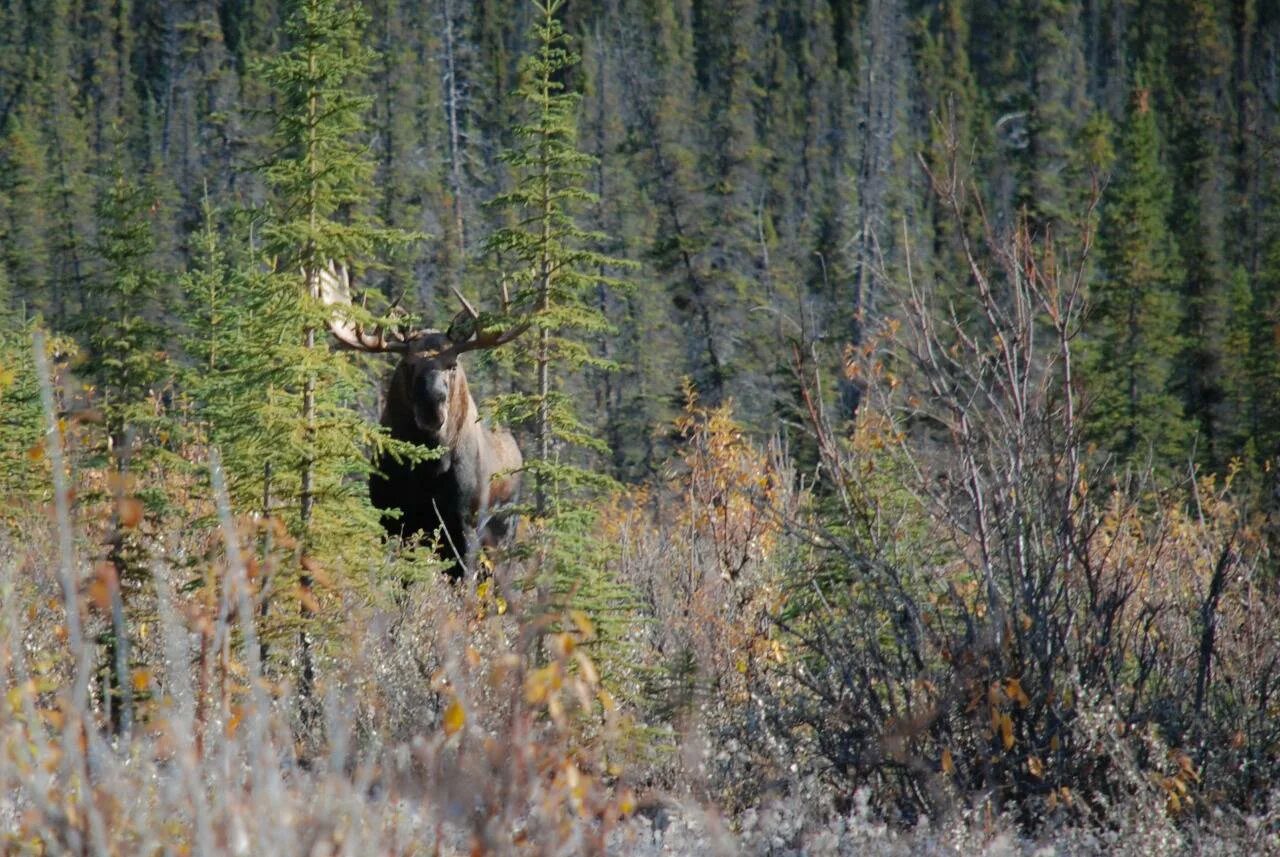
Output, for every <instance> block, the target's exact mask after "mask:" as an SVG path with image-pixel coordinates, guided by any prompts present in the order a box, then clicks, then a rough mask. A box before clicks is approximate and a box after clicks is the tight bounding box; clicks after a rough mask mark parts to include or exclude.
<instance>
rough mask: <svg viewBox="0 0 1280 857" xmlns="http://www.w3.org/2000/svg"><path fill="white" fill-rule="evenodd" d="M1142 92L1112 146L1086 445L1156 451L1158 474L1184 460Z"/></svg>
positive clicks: (1155, 149) (1172, 322)
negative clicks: (1112, 169)
mask: <svg viewBox="0 0 1280 857" xmlns="http://www.w3.org/2000/svg"><path fill="white" fill-rule="evenodd" d="M1160 151H1161V146H1160V137H1159V131H1158V127H1157V123H1156V115H1155V110H1154V109H1153V107H1152V105H1151V100H1150V93H1149V92H1148V90H1147V89H1145V88H1142V87H1141V86H1140V87H1139V88H1138V89H1136V90H1135V91H1134V93H1133V97H1132V100H1131V103H1130V106H1129V112H1128V116H1127V118H1126V121H1125V124H1124V126H1123V128H1122V129H1121V132H1120V137H1119V144H1118V147H1117V158H1118V169H1117V172H1116V175H1115V178H1114V179H1113V181H1112V183H1111V187H1110V189H1109V192H1108V195H1107V198H1106V203H1105V209H1104V212H1103V218H1102V229H1101V235H1100V238H1099V241H1100V244H1101V268H1102V270H1101V273H1100V274H1099V276H1098V277H1097V278H1096V280H1095V282H1094V283H1093V285H1092V289H1091V302H1092V306H1093V309H1092V312H1091V315H1090V317H1089V321H1088V326H1087V328H1086V331H1087V332H1088V334H1089V336H1088V340H1087V341H1088V344H1089V348H1088V355H1089V359H1088V361H1087V370H1086V376H1087V379H1088V386H1089V390H1090V392H1091V394H1092V399H1093V410H1092V419H1091V423H1090V425H1091V432H1092V435H1093V437H1094V439H1095V440H1096V441H1097V442H1098V443H1099V444H1100V445H1101V446H1102V447H1103V448H1104V449H1105V450H1106V451H1108V452H1111V453H1114V454H1115V455H1116V456H1117V457H1118V458H1119V459H1120V460H1121V461H1131V460H1135V459H1137V460H1138V461H1140V462H1141V461H1145V459H1146V458H1147V456H1148V455H1149V454H1151V453H1154V458H1155V461H1156V463H1157V464H1158V465H1159V466H1160V468H1161V469H1165V470H1167V469H1171V468H1177V467H1179V466H1180V465H1182V464H1183V463H1185V462H1184V460H1183V457H1184V456H1185V454H1186V452H1187V450H1188V441H1189V440H1190V431H1189V426H1188V424H1187V422H1186V421H1185V420H1184V419H1183V417H1182V408H1181V404H1180V402H1179V400H1178V397H1177V395H1176V393H1175V392H1174V390H1173V382H1174V369H1175V362H1176V360H1177V357H1178V355H1179V353H1180V352H1181V350H1182V347H1183V343H1182V339H1181V337H1180V335H1179V333H1178V329H1179V325H1180V323H1181V312H1180V307H1179V301H1178V292H1177V284H1178V282H1179V278H1180V270H1179V266H1178V258H1177V251H1176V247H1175V245H1174V242H1173V238H1172V235H1171V234H1170V231H1169V227H1168V222H1167V219H1168V216H1169V206H1170V199H1169V183H1168V178H1167V175H1166V173H1165V171H1164V170H1163V168H1162V166H1161V163H1160Z"/></svg>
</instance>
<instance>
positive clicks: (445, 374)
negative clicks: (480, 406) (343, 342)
mask: <svg viewBox="0 0 1280 857" xmlns="http://www.w3.org/2000/svg"><path fill="white" fill-rule="evenodd" d="M414 345H415V347H414V350H413V351H411V352H409V353H408V354H406V355H405V356H404V358H403V359H401V361H400V363H399V365H397V366H396V369H395V372H394V373H393V374H392V376H391V384H390V386H389V388H388V391H387V404H386V407H385V408H384V409H383V412H382V424H383V425H384V426H386V428H387V429H388V431H389V432H390V434H391V436H392V437H394V438H396V439H397V440H401V441H406V442H409V443H414V444H418V445H420V446H426V447H430V448H434V449H439V450H441V454H440V457H439V458H434V459H431V460H428V461H422V462H419V463H416V464H409V463H406V462H403V461H397V460H396V459H394V458H392V457H391V456H389V455H384V456H381V457H380V458H379V459H378V460H377V461H375V462H374V465H375V467H376V469H377V471H378V472H377V473H375V474H374V475H373V476H372V477H371V478H370V480H369V494H370V498H371V499H372V501H373V505H374V506H375V507H377V508H378V509H382V510H384V511H386V512H393V513H394V512H397V511H398V512H399V515H398V516H397V515H395V514H391V515H384V516H383V519H382V520H383V525H384V526H385V527H386V529H387V532H388V533H391V534H392V535H400V536H404V537H405V538H413V537H416V536H418V535H419V534H423V535H425V536H426V537H427V539H428V540H432V539H434V538H435V537H436V536H437V535H438V536H439V543H438V551H439V553H440V556H441V557H442V558H444V559H448V560H453V565H452V566H451V567H450V568H449V574H450V576H452V577H454V578H458V577H461V575H462V573H463V570H464V568H465V567H470V566H471V564H472V561H473V560H474V558H475V553H476V550H477V547H478V545H480V544H485V545H493V544H497V543H498V542H500V541H502V539H503V538H505V537H506V536H507V535H508V534H509V533H510V532H511V531H512V530H513V529H514V518H513V517H512V516H511V515H510V514H509V512H507V511H506V509H505V507H508V506H510V505H511V504H513V503H514V502H515V501H516V499H517V497H518V495H519V490H520V475H519V473H517V472H511V471H515V470H517V469H518V468H519V467H520V466H521V465H522V464H523V459H522V457H521V455H520V450H519V449H518V448H517V447H516V444H515V439H514V438H513V437H512V436H511V433H510V432H508V431H506V430H505V429H499V430H494V429H490V428H489V427H488V426H486V425H484V424H483V423H482V422H481V421H480V414H479V411H478V410H477V409H476V403H475V399H473V398H472V396H471V391H470V389H469V388H468V386H467V376H466V373H465V372H464V371H463V369H462V366H461V365H460V364H459V363H458V362H457V359H456V357H453V356H451V355H449V354H448V353H447V351H446V352H445V355H444V356H442V357H441V356H437V354H438V353H439V352H441V351H442V350H445V349H446V348H447V345H448V340H447V338H446V337H445V336H444V335H443V334H435V333H432V334H428V335H426V336H424V337H423V338H422V339H421V340H420V341H418V342H415V344H414Z"/></svg>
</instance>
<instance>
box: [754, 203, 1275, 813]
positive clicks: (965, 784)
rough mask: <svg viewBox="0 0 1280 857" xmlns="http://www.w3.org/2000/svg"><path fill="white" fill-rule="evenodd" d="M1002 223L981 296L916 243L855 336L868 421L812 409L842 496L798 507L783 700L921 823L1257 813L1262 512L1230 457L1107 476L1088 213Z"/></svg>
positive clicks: (853, 773) (1271, 744) (842, 766)
mask: <svg viewBox="0 0 1280 857" xmlns="http://www.w3.org/2000/svg"><path fill="white" fill-rule="evenodd" d="M936 184H937V185H938V188H937V190H938V192H939V194H940V196H941V199H942V202H943V203H944V204H946V205H949V206H950V207H951V208H952V210H953V213H954V215H955V217H956V219H957V221H958V222H959V223H962V224H963V223H969V222H972V220H973V211H972V209H970V208H969V206H971V205H972V204H973V201H972V200H971V199H967V198H966V197H965V193H966V190H965V188H964V187H963V186H961V185H959V184H958V183H955V182H936ZM977 219H978V221H979V222H981V217H980V209H979V217H978V218H977ZM984 226H985V232H984V233H983V234H984V237H983V239H982V241H981V242H980V243H979V244H976V245H975V244H971V243H970V239H969V238H968V232H967V231H966V229H965V228H958V229H957V230H956V235H957V240H958V241H959V242H961V247H962V251H963V257H964V258H965V259H966V260H967V263H968V266H969V271H968V274H969V278H968V286H967V289H966V290H965V291H964V292H963V293H962V294H952V295H947V294H940V293H939V290H938V288H937V287H936V286H934V285H932V284H928V283H923V282H920V281H918V280H916V279H915V277H914V276H913V273H912V271H911V269H910V266H909V265H908V267H907V270H906V271H905V272H904V275H903V277H902V283H903V285H902V289H901V293H900V294H899V295H898V297H899V300H900V306H901V313H900V316H899V317H898V318H897V319H895V320H894V321H893V322H892V323H890V324H889V325H887V326H886V329H885V330H884V331H883V338H882V339H881V340H880V341H878V342H876V343H872V344H869V345H867V346H866V347H865V348H864V349H862V350H860V351H858V352H854V353H851V354H850V355H849V361H848V365H849V371H850V373H857V376H858V380H859V381H860V382H861V383H863V384H865V385H866V386H867V388H868V392H869V394H870V395H868V396H867V397H866V399H865V402H866V404H865V405H864V408H863V410H862V412H861V413H860V415H859V421H858V424H856V425H855V426H853V428H852V430H851V431H850V432H848V433H845V432H844V431H843V430H842V429H839V428H837V427H835V426H833V425H831V424H830V423H829V422H828V421H827V420H825V418H823V417H822V415H821V414H819V413H818V412H816V411H815V412H813V414H812V416H813V419H812V423H813V429H814V433H815V437H816V440H817V447H818V449H819V452H820V455H821V460H822V472H823V473H824V475H825V477H826V479H825V482H824V484H823V485H822V486H820V494H821V496H822V497H823V499H824V503H825V508H824V509H823V510H822V512H821V513H820V514H818V515H815V516H812V517H807V518H801V519H796V520H792V521H790V526H789V532H790V534H791V536H792V539H793V543H794V544H795V545H797V549H798V550H802V551H805V552H807V556H808V559H807V561H806V564H805V567H806V568H807V571H806V572H805V573H804V574H802V575H798V576H795V577H793V579H792V584H793V588H792V596H791V601H790V609H789V610H787V611H784V612H783V613H782V614H781V616H780V622H781V624H782V626H783V627H784V628H785V629H786V630H787V631H788V632H789V633H790V634H792V635H794V637H795V638H796V639H797V640H799V641H800V648H801V654H800V657H798V658H797V659H796V661H795V662H794V663H793V664H792V665H791V666H792V668H791V670H790V673H789V675H790V678H791V680H792V682H793V684H792V685H791V686H790V687H789V688H788V689H787V690H786V691H785V692H783V693H780V694H778V695H777V696H776V697H775V700H774V705H775V708H776V711H777V712H778V716H779V722H780V723H781V725H782V726H783V727H784V728H785V729H786V730H787V731H788V732H789V734H790V735H792V736H793V738H794V740H795V742H796V746H797V747H799V748H808V749H810V750H811V751H812V752H814V753H815V754H816V755H817V756H818V757H819V758H821V759H824V760H826V762H827V764H828V765H829V766H830V768H829V769H828V776H829V777H830V778H831V780H832V781H833V782H835V783H838V784H847V785H845V786H843V787H845V788H849V787H854V786H859V785H866V786H869V787H870V789H871V793H872V794H873V795H874V799H875V801H876V802H877V804H878V805H879V806H880V807H881V809H882V811H890V812H891V814H892V815H894V816H897V817H900V818H903V819H905V820H908V821H910V820H912V819H915V818H918V817H920V816H921V815H922V814H932V813H936V812H938V811H940V810H945V809H946V808H947V807H952V806H956V805H961V804H963V803H964V802H965V801H968V800H970V799H972V797H973V796H975V795H979V796H983V797H984V799H987V800H990V801H991V802H992V804H993V805H994V806H995V807H1003V806H1005V805H1011V806H1013V807H1015V808H1016V810H1017V812H1018V813H1019V816H1020V817H1021V819H1022V821H1023V822H1024V823H1025V824H1026V825H1027V826H1028V827H1029V828H1031V829H1034V828H1037V827H1038V826H1039V825H1041V824H1044V823H1046V822H1048V821H1050V820H1053V819H1075V820H1077V821H1081V822H1082V823H1089V824H1108V823H1114V822H1113V818H1114V817H1118V816H1119V815H1123V811H1122V810H1120V809H1119V807H1131V806H1141V807H1148V808H1155V807H1160V808H1162V809H1164V810H1167V812H1168V813H1169V815H1170V816H1171V817H1180V816H1186V815H1189V814H1194V813H1196V812H1204V811H1209V810H1211V809H1212V808H1214V807H1236V808H1240V809H1242V810H1244V811H1246V812H1247V811H1252V810H1253V809H1254V808H1255V805H1256V804H1257V802H1258V801H1260V800H1261V801H1265V800H1266V799H1267V797H1266V789H1268V788H1269V787H1270V783H1272V782H1273V781H1274V777H1275V774H1276V773H1277V770H1278V769H1277V763H1278V762H1280V756H1278V755H1277V752H1276V747H1277V744H1276V736H1275V735H1274V734H1273V731H1272V726H1271V725H1269V724H1271V723H1273V722H1274V718H1272V717H1270V716H1269V713H1270V712H1271V711H1272V710H1273V708H1274V699H1275V694H1276V691H1277V690H1280V684H1278V683H1277V675H1276V667H1277V666H1280V660H1278V658H1280V645H1278V644H1277V643H1276V640H1277V637H1276V636H1275V633H1274V630H1273V626H1274V622H1275V619H1274V617H1275V615H1276V613H1277V609H1276V608H1277V607H1280V601H1278V600H1277V593H1276V591H1275V583H1274V581H1273V580H1271V579H1270V578H1269V576H1268V575H1266V574H1264V573H1263V570H1262V568H1263V566H1262V564H1261V562H1262V560H1263V559H1264V557H1265V556H1266V552H1267V546H1266V544H1265V542H1264V541H1263V540H1262V538H1261V537H1260V535H1259V532H1260V527H1259V522H1257V521H1252V520H1249V519H1248V518H1247V516H1246V514H1245V513H1244V512H1243V511H1242V509H1243V508H1245V507H1244V506H1243V504H1241V503H1238V502H1235V501H1234V499H1233V497H1232V495H1231V491H1230V479H1227V480H1225V482H1224V481H1221V480H1220V481H1217V482H1215V480H1213V479H1205V478H1202V479H1193V480H1191V481H1190V482H1189V483H1188V484H1187V485H1184V486H1171V487H1167V488H1164V489H1157V488H1156V487H1153V486H1154V485H1155V483H1154V482H1153V481H1152V480H1150V479H1141V480H1130V481H1127V482H1126V483H1125V484H1117V483H1116V480H1115V479H1112V478H1109V475H1110V474H1109V472H1108V471H1107V469H1106V466H1107V462H1105V461H1100V460H1098V457H1097V456H1093V455H1091V454H1090V452H1089V451H1088V450H1087V449H1086V448H1085V447H1084V444H1083V443H1082V440H1081V437H1082V419H1083V417H1082V412H1083V410H1084V409H1083V405H1082V403H1081V402H1080V400H1079V392H1078V391H1079V382H1078V380H1077V378H1076V377H1075V369H1074V366H1073V362H1072V358H1073V347H1074V346H1073V341H1074V339H1075V337H1076V334H1077V332H1078V330H1079V326H1080V319H1081V316H1082V313H1083V311H1084V308H1085V294H1084V282H1085V273H1086V270H1087V259H1088V251H1089V247H1090V242H1091V235H1090V233H1089V231H1088V230H1087V229H1085V230H1084V232H1083V237H1081V238H1080V239H1079V244H1078V246H1076V247H1075V248H1073V249H1072V250H1071V251H1070V252H1062V251H1061V250H1060V249H1059V248H1058V246H1057V245H1056V244H1055V242H1054V241H1053V240H1052V238H1051V236H1036V235H1033V234H1032V233H1031V231H1030V229H1029V227H1028V226H1027V225H1026V224H1025V223H1020V224H1018V225H1017V226H1016V228H1014V229H1013V230H1012V231H1011V232H1009V233H1007V234H1000V233H997V232H996V231H995V230H993V229H992V228H991V227H990V226H989V225H986V224H984ZM798 368H799V367H798ZM810 385H811V389H812V382H810ZM1135 485H1137V486H1146V487H1145V488H1142V489H1135V487H1134V486H1135ZM1264 629H1265V630H1264Z"/></svg>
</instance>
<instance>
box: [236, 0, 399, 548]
mask: <svg viewBox="0 0 1280 857" xmlns="http://www.w3.org/2000/svg"><path fill="white" fill-rule="evenodd" d="M366 23H367V16H366V14H365V13H364V11H363V10H362V8H361V7H360V6H359V5H357V4H354V3H349V2H345V0H297V2H293V3H290V4H289V5H288V7H287V15H286V18H285V26H284V30H285V35H286V37H287V39H288V41H289V47H288V49H287V50H285V51H283V52H282V53H280V54H278V55H276V56H274V57H272V58H270V59H268V60H266V61H265V62H263V63H262V64H261V65H260V66H259V67H258V69H259V73H260V74H261V76H262V79H263V80H264V82H265V83H266V84H267V85H268V86H269V87H270V88H271V89H272V91H273V92H274V93H275V95H276V97H277V102H276V108H275V110H274V113H273V115H272V119H273V123H274V127H273V137H272V140H273V148H272V151H273V152H274V155H273V156H272V157H271V158H270V159H269V160H268V161H267V162H266V163H265V165H264V166H263V168H262V173H263V176H264V178H265V180H266V183H267V186H268V188H269V189H270V191H271V197H270V204H269V205H268V207H267V208H266V209H265V211H264V213H263V225H262V239H263V244H262V247H263V252H264V253H265V254H266V255H267V258H268V259H269V260H270V271H269V273H266V274H254V278H255V279H257V280H258V282H259V283H260V288H261V291H262V296H261V297H262V299H263V300H265V301H266V302H267V305H266V307H264V309H266V310H267V311H266V312H259V313H253V314H251V315H250V316H249V317H250V319H251V325H250V326H249V327H248V329H247V331H246V332H249V331H253V326H254V325H261V327H259V328H258V330H257V331H253V332H254V334H255V335H254V336H253V337H252V339H251V341H255V342H258V343H269V344H270V346H269V347H270V348H271V350H272V351H273V352H274V353H270V358H269V359H267V360H266V361H264V362H263V363H262V364H260V365H263V367H264V374H266V376H267V377H265V378H260V383H261V386H260V387H259V389H260V390H261V393H260V395H261V396H262V401H263V403H264V411H263V419H264V421H265V422H266V423H267V425H271V424H273V423H274V427H273V428H274V430H267V431H265V432H264V433H263V435H262V441H263V442H268V443H270V444H272V446H273V447H274V448H275V455H276V456H278V458H279V467H278V468H277V467H273V468H272V469H271V472H272V473H273V474H275V475H274V476H273V479H274V480H275V481H274V483H273V486H272V488H271V491H270V493H271V494H272V496H273V497H274V498H275V499H274V500H273V503H275V504H277V505H276V508H277V509H278V510H279V511H280V512H281V513H283V515H284V518H285V520H286V521H288V522H289V526H290V530H291V532H293V533H294V534H295V535H296V536H297V537H298V538H299V540H300V544H301V550H302V551H303V552H304V554H315V555H322V556H323V555H328V556H342V555H346V556H347V557H349V558H352V559H354V558H356V557H358V556H361V555H362V553H361V551H362V549H364V550H367V549H368V547H369V545H370V539H371V537H372V536H373V535H374V534H375V532H376V528H375V523H376V521H375V518H374V515H373V513H372V511H371V509H370V507H369V504H368V501H367V498H366V496H365V493H364V485H363V480H362V479H360V477H362V476H364V475H365V474H367V472H368V467H369V465H368V457H367V456H368V452H369V449H370V448H371V447H372V446H374V445H376V444H377V442H378V437H379V435H378V433H377V431H376V430H375V429H374V428H373V427H371V426H370V425H369V423H368V422H367V421H366V420H363V419H361V418H360V417H359V416H358V415H357V414H356V412H355V411H354V410H353V409H352V407H351V405H352V404H353V403H354V402H355V400H356V398H357V396H358V393H359V391H360V389H361V388H362V387H363V377H362V375H361V373H360V372H359V371H358V368H357V364H356V363H355V362H354V361H353V360H352V359H350V357H349V356H347V355H344V354H341V353H337V352H334V351H332V350H331V349H330V347H329V344H328V338H327V333H326V324H327V320H328V313H327V312H326V310H325V308H324V306H323V305H322V304H321V303H320V300H319V297H320V294H319V276H320V271H321V270H322V269H323V268H324V267H325V266H326V265H328V264H329V262H330V260H335V259H336V260H341V261H343V263H344V264H359V263H362V262H364V261H365V260H368V259H370V258H371V257H372V256H373V255H374V253H375V252H376V251H378V250H381V249H384V248H385V247H386V246H388V245H394V244H402V243H405V242H406V241H407V240H409V237H410V236H408V235H407V234H405V233H403V232H400V231H397V230H393V229H388V228H386V227H384V226H382V225H381V224H380V223H379V222H378V221H377V220H376V218H375V217H374V215H372V214H371V213H369V212H368V211H367V209H366V206H365V203H367V202H368V200H369V196H370V190H371V186H370V180H371V177H372V175H373V163H372V161H371V159H370V158H369V154H368V150H367V148H366V147H365V146H364V145H363V144H362V142H361V140H360V137H361V133H362V131H363V128H364V125H363V115H364V113H365V112H366V111H367V110H368V108H369V103H370V100H369V99H368V98H367V97H365V96H363V95H359V94H358V93H357V91H356V90H355V88H354V87H355V85H357V84H358V83H359V82H361V81H362V80H363V79H364V75H365V74H366V73H367V70H368V68H369V65H370V63H371V61H372V59H373V54H372V52H371V51H370V50H369V49H367V48H365V47H364V46H363V45H362V43H361V42H362V38H363V36H362V34H363V32H364V27H365V25H366ZM263 328H265V329H263ZM262 382H265V383H262ZM264 428H266V426H264ZM268 438H269V440H268ZM364 555H367V553H365V554H364Z"/></svg>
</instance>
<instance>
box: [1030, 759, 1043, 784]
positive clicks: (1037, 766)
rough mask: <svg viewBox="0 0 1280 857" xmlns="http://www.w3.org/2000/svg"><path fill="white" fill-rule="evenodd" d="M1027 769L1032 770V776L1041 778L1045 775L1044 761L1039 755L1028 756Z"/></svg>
mask: <svg viewBox="0 0 1280 857" xmlns="http://www.w3.org/2000/svg"><path fill="white" fill-rule="evenodd" d="M1027 770H1028V771H1030V772H1031V776H1033V777H1035V778H1036V779H1040V778H1041V777H1043V776H1044V762H1041V761H1040V759H1039V757H1037V756H1028V757H1027Z"/></svg>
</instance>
